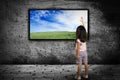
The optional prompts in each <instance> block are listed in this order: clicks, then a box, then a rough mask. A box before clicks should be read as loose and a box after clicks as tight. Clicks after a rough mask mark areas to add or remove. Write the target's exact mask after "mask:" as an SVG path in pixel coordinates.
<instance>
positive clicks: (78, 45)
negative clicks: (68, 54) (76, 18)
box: [75, 42, 80, 60]
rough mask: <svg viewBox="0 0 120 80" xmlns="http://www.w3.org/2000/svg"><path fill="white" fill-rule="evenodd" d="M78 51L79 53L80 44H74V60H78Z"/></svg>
mask: <svg viewBox="0 0 120 80" xmlns="http://www.w3.org/2000/svg"><path fill="white" fill-rule="evenodd" d="M79 51H80V43H79V42H76V55H75V58H76V60H78V55H79Z"/></svg>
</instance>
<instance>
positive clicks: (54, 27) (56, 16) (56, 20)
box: [30, 10, 88, 32]
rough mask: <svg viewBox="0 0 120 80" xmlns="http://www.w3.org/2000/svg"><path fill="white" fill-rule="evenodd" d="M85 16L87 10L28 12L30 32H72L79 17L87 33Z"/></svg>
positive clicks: (77, 24) (78, 22) (78, 21)
mask: <svg viewBox="0 0 120 80" xmlns="http://www.w3.org/2000/svg"><path fill="white" fill-rule="evenodd" d="M87 14H88V13H87V10H30V32H50V31H72V32H74V31H76V28H77V26H79V25H81V22H80V18H81V17H83V19H84V22H85V27H86V30H87V31H88V27H87V26H88V22H87V21H88V20H87V19H88V16H87Z"/></svg>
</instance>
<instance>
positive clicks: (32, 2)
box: [0, 0, 120, 64]
mask: <svg viewBox="0 0 120 80" xmlns="http://www.w3.org/2000/svg"><path fill="white" fill-rule="evenodd" d="M0 6H1V7H0V24H1V26H0V63H1V64H5V63H6V64H11V63H12V64H19V63H21V64H27V63H28V64H33V63H34V64H35V63H38V64H74V63H75V60H74V54H75V43H74V40H73V41H67V40H65V41H64V40H59V41H52V40H51V41H49V40H48V41H44V40H42V41H30V40H29V39H28V10H29V9H31V8H37V9H39V8H40V9H43V8H44V9H47V8H63V9H77V8H79V9H80V8H87V9H89V11H90V14H89V17H90V22H89V23H90V25H89V31H90V34H89V41H88V42H87V45H88V46H87V48H88V56H89V63H91V64H98V63H100V64H104V63H111V64H112V63H114V62H116V63H120V58H119V57H118V56H119V52H120V51H119V44H118V43H119V42H118V41H119V38H118V37H119V30H118V27H116V26H114V25H112V23H108V22H107V20H106V18H105V17H104V13H103V12H102V11H101V10H100V9H99V6H100V4H99V3H97V2H83V1H78V0H77V1H72V0H70V1H68V0H11V1H9V0H3V1H1V2H0Z"/></svg>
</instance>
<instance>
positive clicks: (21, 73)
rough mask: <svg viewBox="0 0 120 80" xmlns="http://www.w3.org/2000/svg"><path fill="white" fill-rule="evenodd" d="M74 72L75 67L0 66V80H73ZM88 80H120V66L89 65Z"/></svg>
mask: <svg viewBox="0 0 120 80" xmlns="http://www.w3.org/2000/svg"><path fill="white" fill-rule="evenodd" d="M76 70H77V65H0V80H74V75H75V74H76ZM83 74H84V66H82V75H83ZM82 80H84V78H82ZM89 80H120V65H89Z"/></svg>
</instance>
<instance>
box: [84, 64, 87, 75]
mask: <svg viewBox="0 0 120 80" xmlns="http://www.w3.org/2000/svg"><path fill="white" fill-rule="evenodd" d="M84 64H85V76H88V63H84Z"/></svg>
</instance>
